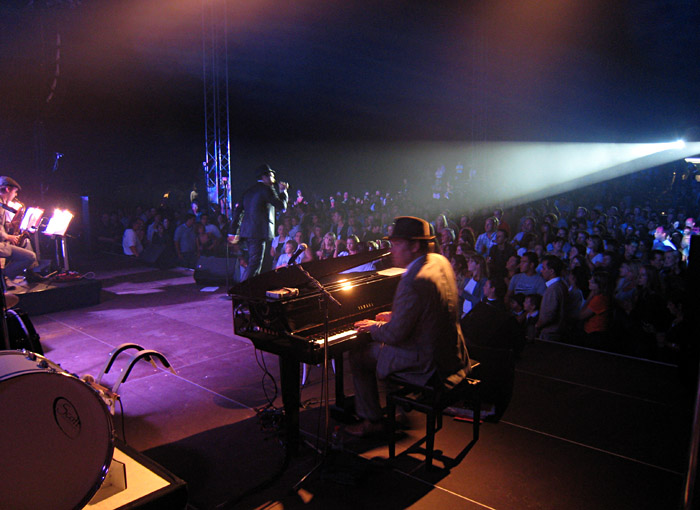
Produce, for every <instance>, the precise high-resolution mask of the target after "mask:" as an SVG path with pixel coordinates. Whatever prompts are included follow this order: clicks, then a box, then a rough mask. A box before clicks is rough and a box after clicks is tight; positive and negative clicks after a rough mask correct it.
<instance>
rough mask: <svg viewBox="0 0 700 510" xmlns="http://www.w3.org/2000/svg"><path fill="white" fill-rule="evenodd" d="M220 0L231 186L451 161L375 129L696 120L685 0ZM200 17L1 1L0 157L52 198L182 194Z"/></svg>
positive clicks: (519, 129)
mask: <svg viewBox="0 0 700 510" xmlns="http://www.w3.org/2000/svg"><path fill="white" fill-rule="evenodd" d="M207 1H209V0H207ZM205 3H206V2H205ZM227 11H228V17H227V23H228V36H229V39H228V48H229V59H228V61H229V92H230V107H231V135H232V140H231V142H232V158H233V159H232V172H233V182H234V195H237V194H238V192H240V187H242V186H245V185H247V184H249V183H250V181H251V180H252V177H251V171H252V168H253V167H254V166H256V165H258V164H260V163H261V162H263V161H266V162H269V163H270V164H271V165H272V166H273V167H276V168H277V169H278V171H279V172H280V173H281V174H282V176H283V177H284V178H286V179H287V180H289V181H290V182H291V183H292V185H293V186H294V185H296V186H303V187H306V188H312V189H314V190H317V191H319V192H321V193H323V194H327V193H330V192H333V191H335V190H338V189H348V188H349V189H350V190H351V191H360V190H362V189H365V188H370V189H371V188H373V187H382V188H387V189H391V188H392V187H397V186H398V185H399V183H400V181H401V179H402V178H403V177H404V176H411V175H413V174H414V173H415V172H421V171H425V172H428V171H433V170H434V168H437V167H438V166H440V165H441V164H452V163H454V162H450V161H439V158H436V160H435V161H432V160H431V161H425V160H422V161H420V162H415V163H414V164H413V165H411V164H408V165H407V164H406V162H405V161H400V162H399V161H398V160H397V162H396V164H392V161H391V158H390V157H387V156H382V157H381V158H380V157H378V156H377V155H376V154H377V153H376V152H375V149H377V147H381V146H383V144H389V146H390V147H391V148H392V150H393V151H394V153H397V154H398V153H400V152H401V148H402V147H406V146H411V147H415V144H416V143H419V142H439V141H449V142H463V143H465V144H468V143H470V142H471V141H568V142H572V141H573V142H660V141H670V140H674V139H676V138H678V137H681V136H684V135H686V134H687V133H689V132H694V131H692V130H694V129H695V127H696V126H698V125H700V120H699V117H700V115H699V114H700V112H699V104H700V102H699V101H698V97H697V96H698V78H699V77H700V72H699V71H698V62H700V59H699V58H698V57H699V56H700V44H699V43H700V37H699V36H698V35H697V34H698V30H697V27H698V21H700V15H699V14H700V7H698V3H697V2H692V1H688V0H675V1H671V0H666V1H664V0H662V1H651V0H629V1H627V0H616V1H614V2H611V1H609V0H587V1H585V2H581V1H580V0H570V1H569V0H562V1H558V2H543V1H534V0H520V1H516V0H514V1H503V0H490V1H485V0H484V1H468V0H464V1H455V2H426V1H397V2H376V1H375V2H372V1H354V2H353V1H347V0H341V1H335V0H331V1H329V0H323V1H321V0H309V1H305V2H302V1H293V2H279V1H272V0H262V1H255V2H250V1H232V0H230V1H228V3H227ZM205 25H206V24H205ZM202 26H203V22H202V2H201V0H121V1H120V0H82V1H80V2H78V1H77V0H75V1H58V0H44V1H34V2H27V1H5V2H3V3H2V6H0V173H2V174H7V175H11V176H14V177H15V178H16V179H18V180H20V181H21V183H22V184H23V185H24V187H25V190H24V192H23V196H24V197H25V198H32V199H35V200H38V199H39V197H40V188H39V184H40V183H43V184H44V187H45V188H47V189H46V190H45V197H44V198H43V200H44V201H45V202H47V203H48V202H51V203H52V204H53V203H55V204H56V205H59V204H60V203H61V202H66V203H71V202H72V201H73V200H74V199H75V197H77V196H78V195H80V194H88V195H91V196H93V197H96V198H97V199H98V200H100V201H104V202H105V203H106V202H109V201H112V202H116V203H125V204H126V203H127V202H129V201H134V200H138V201H143V202H151V203H152V202H154V201H155V200H157V199H158V197H159V196H162V194H163V193H164V192H166V191H170V192H171V193H183V194H184V193H185V192H186V191H187V190H188V189H189V188H190V187H191V185H192V182H194V181H195V180H201V179H202V176H203V173H202V170H201V163H202V161H203V160H204V157H205V138H204V101H203V100H204V88H203V81H202V70H203V64H202ZM57 33H58V34H60V43H61V51H60V75H59V76H58V79H57V81H56V86H55V87H54V90H53V96H52V97H51V99H50V100H48V101H47V98H49V95H50V94H51V91H52V82H53V81H54V77H55V75H56V62H55V57H56V41H57V39H56V37H57ZM689 130H691V131H689ZM55 152H60V153H63V154H64V157H63V158H61V159H60V161H59V168H58V170H57V171H56V172H52V171H51V168H52V165H53V161H54V160H53V155H54V153H55ZM480 171H482V172H484V173H488V168H482V169H480ZM514 171H517V168H514Z"/></svg>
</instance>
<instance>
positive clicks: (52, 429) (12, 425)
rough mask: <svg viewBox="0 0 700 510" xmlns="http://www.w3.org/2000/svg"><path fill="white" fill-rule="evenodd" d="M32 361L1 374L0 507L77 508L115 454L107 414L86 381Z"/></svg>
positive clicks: (16, 362)
mask: <svg viewBox="0 0 700 510" xmlns="http://www.w3.org/2000/svg"><path fill="white" fill-rule="evenodd" d="M18 354H19V353H18ZM25 359H26V358H25ZM39 359H43V358H41V357H39ZM5 360H6V361H7V358H5ZM37 361H38V360H37ZM37 361H29V360H27V362H28V363H29V366H31V367H32V369H31V370H27V367H23V368H24V369H23V371H18V370H16V369H17V368H18V367H17V366H14V367H12V368H14V369H15V370H11V371H10V374H8V373H5V374H0V409H2V427H0V452H2V458H1V459H0V463H1V464H0V494H2V503H0V506H2V507H3V508H12V509H32V510H36V509H38V508H55V509H64V508H65V509H71V508H82V507H83V506H84V505H85V504H87V502H88V501H89V500H90V498H92V496H93V495H94V493H95V492H96V491H97V489H99V487H100V485H101V484H102V481H103V480H104V476H105V474H106V472H107V468H108V467H109V464H110V461H111V459H112V453H113V450H114V444H113V439H114V438H113V427H112V418H111V416H110V414H109V412H108V411H107V407H106V405H105V404H104V402H102V399H101V398H100V397H99V396H98V395H97V394H96V393H95V392H94V391H93V390H92V388H90V387H89V386H88V385H87V384H85V383H83V382H82V381H80V380H79V379H77V378H75V377H73V376H70V375H68V374H66V373H65V372H54V371H51V370H44V369H38V370H36V369H34V368H33V367H36V364H37ZM18 363H19V362H18V360H17V359H16V358H15V360H14V361H13V362H12V363H11V364H12V365H18ZM5 365H7V363H5ZM2 368H3V366H2V364H0V370H1V369H2ZM4 368H5V369H7V366H5V367H4ZM12 374H16V375H12Z"/></svg>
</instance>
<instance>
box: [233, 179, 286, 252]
mask: <svg viewBox="0 0 700 510" xmlns="http://www.w3.org/2000/svg"><path fill="white" fill-rule="evenodd" d="M286 207H287V192H286V191H283V192H281V193H279V194H278V193H277V190H276V189H275V188H274V186H268V185H266V184H264V183H262V182H256V183H255V184H254V185H253V186H251V187H250V188H248V189H247V190H246V192H245V193H243V198H242V199H241V201H240V203H239V204H238V206H236V209H235V211H234V213H233V221H232V223H231V225H232V227H231V233H233V234H236V233H238V232H237V231H238V225H239V223H240V224H241V226H240V236H241V237H242V238H248V239H267V240H268V241H269V240H271V239H272V238H273V237H275V233H274V229H275V208H277V209H285V208H286ZM241 218H242V221H241Z"/></svg>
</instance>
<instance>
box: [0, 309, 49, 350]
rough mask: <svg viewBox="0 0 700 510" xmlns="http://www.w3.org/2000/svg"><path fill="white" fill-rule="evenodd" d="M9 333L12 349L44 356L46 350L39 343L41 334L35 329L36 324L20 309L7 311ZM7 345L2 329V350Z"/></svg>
mask: <svg viewBox="0 0 700 510" xmlns="http://www.w3.org/2000/svg"><path fill="white" fill-rule="evenodd" d="M7 332H8V333H9V335H10V349H13V350H14V349H26V350H28V351H31V352H35V353H37V354H41V355H42V356H43V354H44V350H43V349H42V347H41V342H40V341H39V333H37V332H36V329H34V324H32V321H31V320H30V319H29V315H27V312H25V311H24V310H21V309H19V308H10V309H8V310H7ZM4 345H5V342H4V334H3V331H2V328H0V349H2V348H3V346H4Z"/></svg>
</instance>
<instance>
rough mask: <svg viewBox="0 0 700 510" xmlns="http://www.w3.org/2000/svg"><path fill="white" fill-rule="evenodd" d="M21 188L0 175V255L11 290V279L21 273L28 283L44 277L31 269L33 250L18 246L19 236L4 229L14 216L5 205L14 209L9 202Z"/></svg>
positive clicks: (15, 182)
mask: <svg viewBox="0 0 700 510" xmlns="http://www.w3.org/2000/svg"><path fill="white" fill-rule="evenodd" d="M21 189H22V188H21V187H20V185H19V184H18V183H17V181H15V180H14V179H13V178H12V177H7V176H0V207H2V209H0V210H1V211H2V215H1V216H0V218H2V220H3V221H0V257H2V258H4V259H5V269H4V273H5V277H6V278H7V279H8V280H10V283H9V284H8V285H7V289H8V290H12V287H13V285H12V280H14V279H15V278H16V277H17V276H20V275H21V274H23V273H24V275H25V276H26V279H27V282H29V283H36V282H39V281H41V280H43V279H44V278H43V277H42V276H40V275H38V274H36V273H35V272H34V271H32V268H35V267H36V266H37V265H38V263H37V260H36V255H35V254H34V252H33V251H32V250H31V249H26V248H21V247H20V246H18V244H19V242H20V236H19V235H10V234H8V233H7V231H6V230H5V225H6V224H7V220H8V219H9V220H11V219H12V218H13V217H14V213H12V212H11V211H8V210H7V209H6V208H5V207H7V208H10V209H15V207H13V206H12V205H11V204H14V200H15V198H16V197H17V192H18V191H19V190H21ZM3 206H4V207H3Z"/></svg>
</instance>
